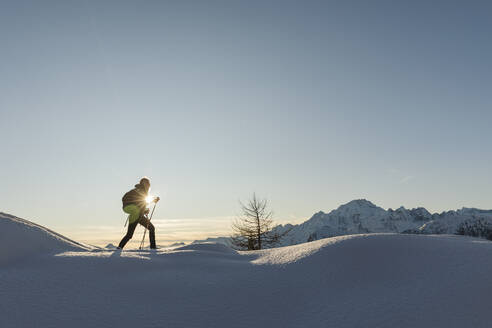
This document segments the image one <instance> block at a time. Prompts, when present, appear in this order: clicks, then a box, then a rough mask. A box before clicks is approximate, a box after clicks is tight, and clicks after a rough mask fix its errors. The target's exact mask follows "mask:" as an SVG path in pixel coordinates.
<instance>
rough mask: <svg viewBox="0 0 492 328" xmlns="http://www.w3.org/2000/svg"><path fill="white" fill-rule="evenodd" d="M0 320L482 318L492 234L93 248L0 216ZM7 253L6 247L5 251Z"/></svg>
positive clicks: (306, 322)
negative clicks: (258, 246)
mask: <svg viewBox="0 0 492 328" xmlns="http://www.w3.org/2000/svg"><path fill="white" fill-rule="evenodd" d="M0 233H1V238H0V249H2V253H1V254H2V255H1V257H0V260H1V262H0V291H1V295H2V296H1V298H0V327H2V328H10V327H84V328H85V327H190V328H192V327H218V328H221V327H224V328H225V327H251V326H252V322H253V321H254V326H255V327H340V328H344V327H400V328H405V327H490V322H489V321H490V315H489V313H490V305H491V303H490V301H489V299H490V295H489V294H490V290H491V289H492V275H491V274H490V272H492V256H491V254H492V242H489V241H486V240H480V239H474V238H469V237H462V236H449V235H406V234H394V233H387V234H360V235H345V236H339V237H333V238H326V239H321V240H317V241H313V242H310V243H304V244H298V245H294V246H288V247H282V248H277V249H267V250H261V251H254V252H237V251H234V250H232V249H230V248H228V247H227V246H225V245H223V244H216V243H195V244H191V245H187V246H183V247H175V248H170V249H159V250H157V251H155V250H152V251H151V250H142V251H138V250H128V251H126V250H125V251H113V250H107V249H97V250H96V249H93V248H90V247H86V246H84V245H81V244H78V243H76V242H74V241H70V240H69V239H67V238H64V237H63V236H60V235H58V234H56V233H54V232H52V231H50V230H48V229H45V228H43V227H40V226H38V225H36V224H34V223H31V222H29V221H26V220H22V219H18V218H15V217H13V216H8V215H5V214H2V215H1V216H0ZM6 254H12V255H6Z"/></svg>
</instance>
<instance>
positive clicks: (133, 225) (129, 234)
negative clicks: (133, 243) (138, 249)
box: [118, 221, 138, 248]
mask: <svg viewBox="0 0 492 328" xmlns="http://www.w3.org/2000/svg"><path fill="white" fill-rule="evenodd" d="M137 225H138V221H135V222H133V223H130V224H128V231H127V233H126V235H125V237H123V239H121V241H120V244H119V245H118V247H119V248H123V247H125V245H126V243H127V242H128V241H129V240H130V239H132V237H133V233H134V232H135V228H136V227H137Z"/></svg>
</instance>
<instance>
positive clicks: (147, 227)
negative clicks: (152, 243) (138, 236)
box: [138, 202, 157, 249]
mask: <svg viewBox="0 0 492 328" xmlns="http://www.w3.org/2000/svg"><path fill="white" fill-rule="evenodd" d="M156 205H157V202H155V203H154V208H153V209H152V213H150V219H149V221H147V226H146V227H145V231H144V235H143V238H142V242H141V243H140V247H139V248H138V249H142V247H143V244H144V241H145V234H146V233H147V230H148V229H149V223H150V220H152V215H154V210H155V206H156Z"/></svg>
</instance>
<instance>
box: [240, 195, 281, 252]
mask: <svg viewBox="0 0 492 328" xmlns="http://www.w3.org/2000/svg"><path fill="white" fill-rule="evenodd" d="M239 203H240V204H241V214H240V215H239V217H238V218H237V219H236V221H235V222H233V224H232V231H233V233H232V236H231V241H232V244H233V245H234V247H236V248H238V249H246V250H255V249H262V248H265V247H266V246H274V245H275V244H277V243H278V242H279V241H280V238H281V237H282V236H283V234H282V235H279V234H277V233H275V232H273V231H272V228H273V220H272V216H273V212H272V211H271V210H270V209H269V208H268V202H267V200H266V199H258V198H257V197H256V194H253V196H252V197H251V199H250V200H249V201H248V202H247V203H246V204H244V203H242V202H239Z"/></svg>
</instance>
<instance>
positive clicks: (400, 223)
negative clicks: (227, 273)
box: [274, 199, 492, 246]
mask: <svg viewBox="0 0 492 328" xmlns="http://www.w3.org/2000/svg"><path fill="white" fill-rule="evenodd" d="M478 221H483V222H486V224H491V225H492V211H487V210H479V209H474V208H463V209H461V210H457V211H447V212H443V213H441V214H437V213H435V214H431V213H429V211H427V210H426V209H425V208H422V207H419V208H414V209H406V208H404V207H400V208H398V209H396V210H393V209H388V210H384V209H383V208H381V207H378V206H376V205H374V204H373V203H371V202H370V201H368V200H365V199H357V200H353V201H351V202H348V203H347V204H344V205H341V206H340V207H339V208H337V209H336V210H333V211H331V212H330V213H324V212H318V213H316V214H314V215H313V216H312V217H311V218H310V219H309V220H307V221H306V222H304V223H302V224H298V225H291V224H287V225H280V226H277V227H275V229H274V231H275V232H277V233H279V234H283V233H286V235H285V237H284V238H283V239H282V242H281V246H287V245H295V244H300V243H304V242H307V241H313V240H318V239H322V238H328V237H334V236H341V235H350V234H360V233H377V232H386V233H387V232H393V233H402V232H405V233H418V234H455V233H457V231H458V228H459V227H460V225H462V224H463V223H469V224H471V225H473V224H475V223H476V222H478Z"/></svg>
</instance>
